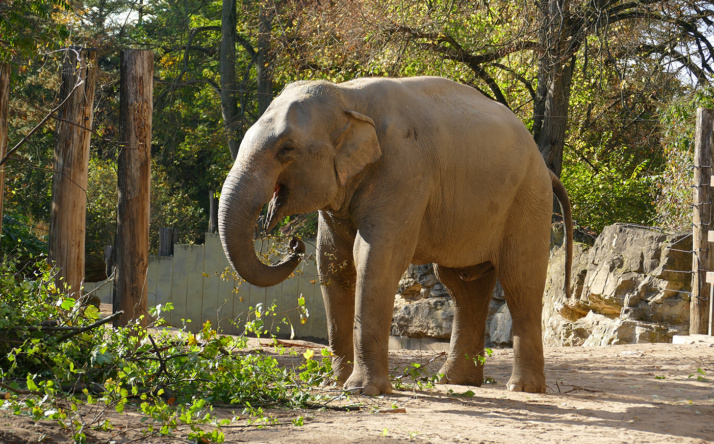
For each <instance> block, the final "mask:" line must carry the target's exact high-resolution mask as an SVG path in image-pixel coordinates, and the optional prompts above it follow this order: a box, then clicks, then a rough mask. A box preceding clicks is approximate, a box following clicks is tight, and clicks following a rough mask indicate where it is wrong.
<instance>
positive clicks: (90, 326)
mask: <svg viewBox="0 0 714 444" xmlns="http://www.w3.org/2000/svg"><path fill="white" fill-rule="evenodd" d="M123 314H124V310H120V311H118V312H116V313H114V314H113V315H111V316H108V317H106V318H104V319H100V320H98V321H97V322H95V323H93V324H90V325H87V326H86V327H82V328H78V329H77V330H75V331H73V332H71V333H67V334H66V335H64V336H62V337H61V338H59V339H58V340H57V342H64V341H66V340H67V339H70V338H72V337H74V336H77V335H78V334H80V333H84V332H85V331H87V330H91V329H93V328H96V327H99V326H100V325H104V324H106V323H107V322H111V321H113V320H114V319H118V318H119V316H121V315H123Z"/></svg>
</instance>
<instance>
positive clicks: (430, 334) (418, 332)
mask: <svg viewBox="0 0 714 444" xmlns="http://www.w3.org/2000/svg"><path fill="white" fill-rule="evenodd" d="M402 300H403V299H402ZM453 323H454V310H453V308H452V307H451V298H427V299H421V300H418V301H414V302H410V303H400V301H399V300H398V302H397V303H396V304H395V310H394V315H393V317H392V335H393V336H406V337H409V338H424V337H427V338H437V339H449V338H450V337H451V327H452V325H453Z"/></svg>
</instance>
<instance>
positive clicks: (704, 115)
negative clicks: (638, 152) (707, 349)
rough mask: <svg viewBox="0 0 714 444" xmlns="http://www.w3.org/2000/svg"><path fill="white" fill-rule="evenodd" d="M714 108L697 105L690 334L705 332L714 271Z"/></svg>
mask: <svg viewBox="0 0 714 444" xmlns="http://www.w3.org/2000/svg"><path fill="white" fill-rule="evenodd" d="M713 123H714V111H712V110H709V109H705V108H699V109H697V130H696V135H695V141H694V210H693V211H692V214H693V222H694V223H693V238H692V240H693V245H692V249H693V250H694V254H693V255H692V269H693V271H694V276H693V278H692V299H691V302H690V304H689V334H690V335H696V334H706V333H707V327H708V323H709V322H708V321H709V304H710V303H711V301H710V300H709V299H710V294H711V291H710V285H712V284H710V283H708V282H707V281H708V279H707V272H708V271H714V251H711V250H712V248H714V244H710V243H708V242H707V241H708V236H707V231H708V230H710V229H711V228H712V225H713V224H712V222H714V220H712V216H714V208H713V207H714V205H712V197H714V193H712V189H711V186H710V185H711V181H712V179H711V176H712V172H713V171H714V170H713V169H712V160H713V159H714V156H713V155H712V150H713V149H714V135H713V134H712V124H713Z"/></svg>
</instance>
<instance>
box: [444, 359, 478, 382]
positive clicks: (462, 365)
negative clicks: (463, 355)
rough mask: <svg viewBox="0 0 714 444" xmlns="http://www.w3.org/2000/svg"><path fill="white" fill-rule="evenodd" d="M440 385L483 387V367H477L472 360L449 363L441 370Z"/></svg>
mask: <svg viewBox="0 0 714 444" xmlns="http://www.w3.org/2000/svg"><path fill="white" fill-rule="evenodd" d="M439 374H441V375H442V376H441V378H440V379H439V384H458V385H473V386H476V387H481V384H482V383H483V366H482V365H478V366H477V365H476V364H475V363H474V362H473V361H472V360H470V359H460V360H459V361H458V362H449V361H447V362H446V363H445V364H444V366H443V367H441V370H439Z"/></svg>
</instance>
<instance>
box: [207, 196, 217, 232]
mask: <svg viewBox="0 0 714 444" xmlns="http://www.w3.org/2000/svg"><path fill="white" fill-rule="evenodd" d="M217 231H218V199H216V191H215V190H208V232H209V233H215V232H217Z"/></svg>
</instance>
